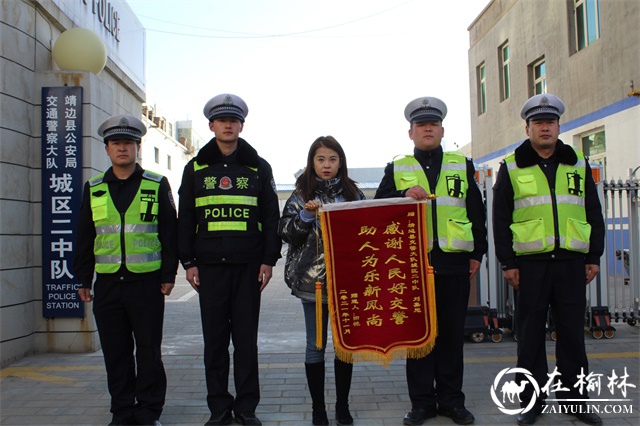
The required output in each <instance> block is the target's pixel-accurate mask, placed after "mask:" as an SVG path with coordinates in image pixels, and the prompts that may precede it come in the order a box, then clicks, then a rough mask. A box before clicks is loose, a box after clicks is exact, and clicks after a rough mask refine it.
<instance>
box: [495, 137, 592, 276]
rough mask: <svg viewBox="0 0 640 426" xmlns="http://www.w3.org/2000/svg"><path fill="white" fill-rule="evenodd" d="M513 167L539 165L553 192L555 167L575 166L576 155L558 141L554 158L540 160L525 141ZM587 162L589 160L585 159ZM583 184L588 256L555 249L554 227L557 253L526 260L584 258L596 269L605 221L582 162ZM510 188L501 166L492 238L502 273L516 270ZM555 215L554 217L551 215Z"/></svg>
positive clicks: (496, 188)
mask: <svg viewBox="0 0 640 426" xmlns="http://www.w3.org/2000/svg"><path fill="white" fill-rule="evenodd" d="M515 157H516V158H515V160H516V164H517V165H518V167H520V168H524V167H531V166H535V165H539V166H540V168H541V169H542V171H543V172H544V174H545V176H546V177H547V181H548V182H549V187H550V188H551V189H552V191H553V188H555V181H556V171H557V170H558V165H559V164H560V163H562V164H568V165H574V164H576V163H577V162H578V156H577V155H576V152H575V151H574V150H573V148H571V147H570V146H568V145H565V144H564V143H563V142H562V141H561V140H558V142H557V145H556V150H555V152H554V153H553V155H552V156H551V157H549V158H547V159H543V158H542V157H540V156H539V155H538V153H537V152H536V151H535V149H533V147H532V146H531V141H530V140H529V139H527V140H525V141H524V142H523V143H522V144H521V145H520V146H519V147H518V148H516V150H515ZM587 160H588V159H587ZM585 163H586V164H585V166H586V170H585V174H586V176H585V182H584V192H585V196H584V202H585V210H586V218H587V222H588V223H589V224H590V225H591V235H590V237H589V252H588V253H586V254H585V253H579V252H576V251H569V250H563V249H560V248H558V231H557V224H556V249H555V250H553V251H550V252H546V253H535V254H527V255H525V256H518V257H526V259H527V260H552V259H576V258H584V259H585V264H588V265H599V264H600V256H602V253H603V252H604V231H605V228H604V219H603V217H602V207H601V204H600V198H599V197H598V192H597V190H596V184H595V182H594V180H593V176H592V174H591V167H590V166H589V161H586V162H585ZM513 197H514V194H513V186H512V185H511V179H509V171H508V170H507V166H506V164H505V162H504V161H502V162H501V163H500V169H499V170H498V177H497V179H496V183H495V185H494V186H493V236H494V240H495V245H496V256H497V257H498V260H499V261H500V263H501V265H502V269H503V270H507V269H517V268H518V264H517V257H516V253H515V252H514V251H513V234H512V232H511V228H509V226H510V225H511V224H512V223H513V208H514V202H513ZM554 214H557V213H554Z"/></svg>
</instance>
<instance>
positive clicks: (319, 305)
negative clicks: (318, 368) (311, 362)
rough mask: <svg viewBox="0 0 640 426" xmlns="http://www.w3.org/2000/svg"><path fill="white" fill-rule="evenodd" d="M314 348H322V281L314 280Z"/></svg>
mask: <svg viewBox="0 0 640 426" xmlns="http://www.w3.org/2000/svg"><path fill="white" fill-rule="evenodd" d="M316 349H318V350H320V349H322V283H321V282H320V281H316Z"/></svg>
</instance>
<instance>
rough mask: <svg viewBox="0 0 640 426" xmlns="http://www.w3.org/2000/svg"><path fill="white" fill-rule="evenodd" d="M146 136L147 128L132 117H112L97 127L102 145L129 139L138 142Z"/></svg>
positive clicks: (124, 115) (125, 115)
mask: <svg viewBox="0 0 640 426" xmlns="http://www.w3.org/2000/svg"><path fill="white" fill-rule="evenodd" d="M145 134H147V126H145V125H144V123H143V122H142V121H141V120H139V119H137V118H136V117H134V116H133V115H129V114H123V115H114V116H113V117H109V118H107V120H106V121H105V122H104V123H102V124H101V125H100V127H98V135H100V136H101V137H102V139H103V140H104V143H107V141H109V140H112V139H131V140H134V141H138V142H139V141H140V140H141V139H142V137H143V136H144V135H145Z"/></svg>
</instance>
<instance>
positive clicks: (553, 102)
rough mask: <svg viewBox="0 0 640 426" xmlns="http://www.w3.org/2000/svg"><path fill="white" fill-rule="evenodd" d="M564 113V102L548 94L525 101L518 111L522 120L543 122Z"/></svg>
mask: <svg viewBox="0 0 640 426" xmlns="http://www.w3.org/2000/svg"><path fill="white" fill-rule="evenodd" d="M563 113H564V102H562V100H561V99H560V98H559V97H557V96H555V95H550V94H548V93H542V94H540V95H535V96H532V97H530V98H529V99H527V101H526V102H525V103H524V105H522V109H521V110H520V117H522V118H523V119H524V120H526V121H529V120H532V119H533V120H544V119H546V118H557V119H559V118H560V116H561V115H562V114H563Z"/></svg>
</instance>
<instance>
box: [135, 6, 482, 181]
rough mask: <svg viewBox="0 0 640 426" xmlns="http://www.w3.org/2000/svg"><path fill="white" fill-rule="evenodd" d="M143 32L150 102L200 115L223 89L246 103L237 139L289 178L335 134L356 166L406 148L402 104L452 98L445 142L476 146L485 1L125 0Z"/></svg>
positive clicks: (380, 161)
mask: <svg viewBox="0 0 640 426" xmlns="http://www.w3.org/2000/svg"><path fill="white" fill-rule="evenodd" d="M127 3H128V4H129V5H130V6H131V8H132V9H133V11H134V12H135V14H136V15H137V16H138V19H140V21H141V22H142V23H143V25H144V26H145V28H146V49H147V52H146V55H147V101H149V102H150V103H155V104H156V106H157V108H158V112H159V113H160V114H161V115H165V116H167V117H168V118H169V119H174V120H183V119H190V120H193V123H194V127H195V128H196V130H197V131H198V133H199V134H200V135H201V136H202V137H203V138H204V139H206V140H209V139H210V138H211V137H212V133H211V132H210V131H209V129H208V126H207V121H206V119H205V118H204V116H203V114H202V108H203V106H204V104H205V103H206V102H207V100H209V99H210V98H211V97H213V96H215V95H217V94H219V93H226V92H229V93H234V94H236V95H238V96H240V97H242V98H243V99H244V100H245V101H246V102H247V104H248V106H249V115H248V116H247V120H246V123H245V127H244V131H243V132H242V134H241V137H243V138H244V139H246V140H247V141H248V142H249V143H250V144H252V145H253V146H254V147H255V148H256V149H257V150H258V153H259V154H260V155H261V156H262V157H264V158H265V159H266V160H267V161H269V163H271V165H272V167H273V170H274V176H275V179H276V182H277V183H293V182H294V177H293V174H294V173H295V172H296V171H297V170H298V169H300V168H301V167H303V166H304V164H305V161H306V156H307V151H308V148H309V146H310V145H311V143H312V142H313V141H314V140H315V139H316V138H317V137H318V136H323V135H332V136H334V137H335V138H336V139H337V140H338V141H339V142H340V143H341V144H342V146H343V147H344V149H345V151H346V154H347V159H348V164H349V167H383V166H384V165H385V164H386V163H387V162H389V161H391V160H392V159H393V157H394V156H396V155H400V154H407V153H410V152H411V151H412V149H413V145H412V142H411V140H410V139H409V138H408V135H407V130H408V123H407V121H406V120H405V119H404V115H403V112H404V108H405V106H406V104H407V103H409V102H410V101H411V100H413V99H415V98H417V97H421V96H436V97H439V98H441V99H442V100H443V101H444V102H445V103H446V104H447V106H448V108H449V113H448V115H447V118H446V119H445V121H444V127H445V148H446V149H455V145H454V143H457V144H458V145H460V146H462V145H465V144H467V143H469V142H470V139H471V134H470V123H469V120H470V118H469V117H470V106H469V103H470V101H469V71H468V58H467V51H468V49H469V34H468V32H467V28H468V26H469V25H470V24H471V22H473V20H474V19H475V18H476V17H477V16H478V14H479V13H480V12H481V11H482V10H483V9H484V7H485V6H486V5H487V4H488V3H489V0H455V1H451V0H341V1H337V0H324V1H317V0H233V1H231V0H224V1H223V0H162V1H160V0H127Z"/></svg>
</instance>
